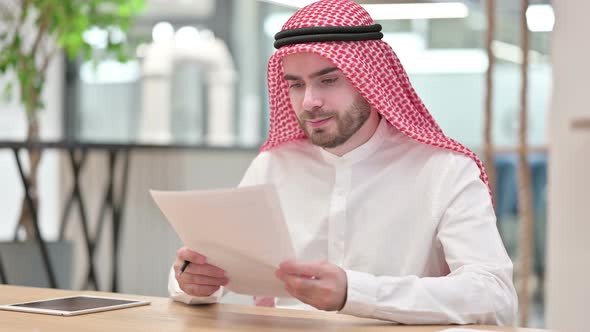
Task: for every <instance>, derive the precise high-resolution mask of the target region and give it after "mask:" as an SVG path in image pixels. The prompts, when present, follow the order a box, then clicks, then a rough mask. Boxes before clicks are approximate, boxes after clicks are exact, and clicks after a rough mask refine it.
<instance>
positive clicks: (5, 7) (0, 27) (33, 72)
mask: <svg viewBox="0 0 590 332" xmlns="http://www.w3.org/2000/svg"><path fill="white" fill-rule="evenodd" d="M143 5H144V0H7V1H5V0H3V1H0V23H1V24H0V76H4V75H7V74H16V80H14V81H16V82H14V83H16V84H11V83H8V84H7V85H6V86H5V89H4V92H3V93H4V95H5V97H9V96H11V95H12V93H13V86H14V85H16V87H17V88H18V91H19V92H20V94H19V95H20V102H21V103H22V105H23V107H24V109H25V111H26V115H27V116H26V119H27V140H29V141H37V140H38V139H39V120H38V114H39V111H41V110H42V109H43V102H42V100H41V93H42V91H43V87H44V83H45V75H46V72H47V67H48V65H49V63H50V62H51V60H52V59H53V58H54V57H55V56H56V55H57V54H59V53H60V52H64V53H65V54H66V55H67V56H68V57H69V58H70V59H75V58H76V57H78V56H80V55H82V56H84V57H85V58H86V59H87V60H89V59H98V58H97V56H101V57H109V56H113V55H114V56H116V57H117V58H118V59H119V60H121V61H124V60H125V59H126V56H125V55H126V52H125V44H124V43H123V42H122V41H121V40H120V39H119V38H113V34H114V33H118V32H120V31H126V30H127V29H128V28H129V25H130V23H131V22H132V19H133V17H134V16H135V15H137V14H138V13H139V12H140V11H141V10H142V8H143ZM91 28H101V29H105V30H106V31H108V34H109V36H108V44H107V47H106V49H105V50H103V51H101V52H100V53H98V52H93V48H92V46H91V45H90V44H88V43H87V42H86V41H85V40H84V38H83V34H84V32H85V31H87V30H89V29H91ZM28 157H29V165H30V171H29V174H28V179H27V181H28V182H29V184H30V187H31V193H32V195H33V200H34V202H35V205H37V204H38V198H37V195H36V187H37V186H36V184H37V179H36V172H37V167H38V165H39V161H40V159H41V151H39V150H34V149H31V150H29V151H28ZM19 225H22V226H24V227H25V230H26V237H27V238H33V236H34V228H33V227H32V216H31V213H30V209H29V208H28V206H27V204H26V201H25V200H24V199H23V202H22V209H21V215H20V218H19Z"/></svg>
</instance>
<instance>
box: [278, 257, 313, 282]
mask: <svg viewBox="0 0 590 332" xmlns="http://www.w3.org/2000/svg"><path fill="white" fill-rule="evenodd" d="M279 268H280V270H281V271H282V272H283V273H286V274H294V275H299V276H302V277H307V278H312V277H315V278H320V277H321V276H322V275H323V272H324V263H321V262H320V263H317V262H296V261H285V262H283V263H281V264H280V265H279Z"/></svg>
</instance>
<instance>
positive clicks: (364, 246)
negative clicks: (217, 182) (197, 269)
mask: <svg viewBox="0 0 590 332" xmlns="http://www.w3.org/2000/svg"><path fill="white" fill-rule="evenodd" d="M479 176H480V170H479V168H478V167H477V165H476V164H475V162H474V161H473V160H472V159H470V158H468V157H466V156H464V155H462V154H459V153H456V152H453V151H449V150H444V149H441V148H436V147H432V146H429V145H425V144H422V143H419V142H416V141H414V140H412V139H410V138H408V137H406V136H405V135H404V134H402V133H401V132H399V131H398V130H397V129H395V128H394V127H393V126H391V125H390V124H388V123H387V121H386V120H384V119H382V120H381V122H380V124H379V126H378V128H377V130H376V132H375V134H374V135H373V136H372V137H371V138H370V139H369V141H367V142H366V143H365V144H363V145H361V146H359V147H358V148H356V149H354V150H353V151H351V152H349V153H347V154H345V155H343V156H341V157H339V156H336V155H333V154H331V153H329V152H327V151H325V150H324V149H322V148H319V147H317V146H314V145H312V144H311V143H309V142H308V141H307V140H297V141H292V142H289V143H285V144H283V145H281V146H279V147H278V148H275V149H272V150H270V151H265V152H262V153H260V154H259V155H258V156H257V157H256V158H255V159H254V160H253V162H252V164H251V165H250V167H249V169H248V170H247V172H246V174H245V176H244V178H243V180H242V182H241V183H240V185H241V186H246V185H257V184H264V183H272V184H274V185H275V186H276V189H277V191H278V194H279V198H280V202H281V207H282V209H283V213H284V216H285V220H286V223H287V226H288V229H289V232H290V234H291V238H292V241H293V247H294V250H295V254H296V257H297V259H298V260H299V261H319V260H326V261H329V262H331V263H333V264H336V265H338V266H340V267H341V268H342V269H344V271H345V272H346V275H347V279H348V289H347V298H346V303H345V305H344V307H343V308H342V310H341V311H340V312H341V313H345V314H350V315H355V316H361V317H371V318H378V319H384V320H390V321H393V322H398V323H403V324H470V323H474V324H498V325H511V324H513V323H514V320H515V317H516V309H517V298H516V292H515V289H514V286H513V283H512V262H511V261H510V258H509V257H508V255H507V253H506V250H505V248H504V246H503V244H502V240H501V238H500V236H499V233H498V230H497V227H496V217H495V214H494V210H493V207H492V202H491V199H490V196H489V193H488V188H487V186H486V185H485V184H484V183H483V182H482V181H481V179H480V178H479ZM169 290H170V295H171V296H172V297H173V298H174V299H176V300H179V301H183V302H186V303H210V302H215V301H217V299H218V297H219V296H220V295H221V294H222V291H221V290H220V291H218V292H216V293H215V294H213V295H212V296H209V297H192V296H189V295H187V294H185V293H183V292H182V290H180V288H179V287H178V283H177V282H176V280H175V278H174V274H173V272H172V271H171V275H170V280H169ZM276 306H277V307H288V308H311V307H310V306H307V305H305V304H303V303H301V302H299V301H297V300H296V299H287V298H285V299H283V298H278V299H276Z"/></svg>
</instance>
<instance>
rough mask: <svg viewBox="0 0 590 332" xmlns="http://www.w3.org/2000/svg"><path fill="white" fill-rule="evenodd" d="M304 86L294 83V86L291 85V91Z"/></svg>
mask: <svg viewBox="0 0 590 332" xmlns="http://www.w3.org/2000/svg"><path fill="white" fill-rule="evenodd" d="M302 86H303V84H301V83H293V84H291V85H289V89H297V88H300V87H302Z"/></svg>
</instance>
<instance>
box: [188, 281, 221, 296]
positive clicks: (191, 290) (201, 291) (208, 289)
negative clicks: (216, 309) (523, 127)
mask: <svg viewBox="0 0 590 332" xmlns="http://www.w3.org/2000/svg"><path fill="white" fill-rule="evenodd" d="M220 287H221V286H208V285H195V284H184V285H181V286H180V289H182V290H183V291H184V292H185V293H187V294H188V295H192V296H209V295H211V294H213V293H215V292H216V291H217V290H218V289H219V288H220Z"/></svg>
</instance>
